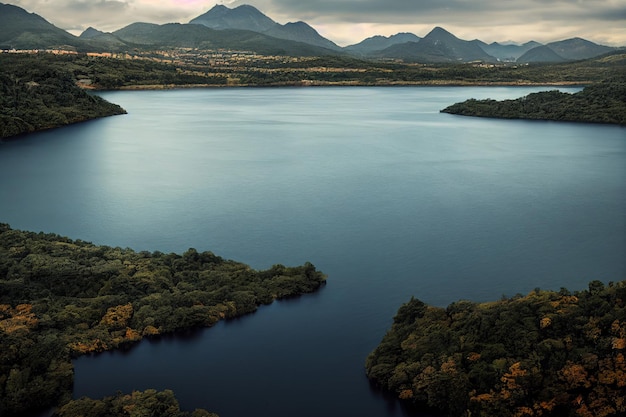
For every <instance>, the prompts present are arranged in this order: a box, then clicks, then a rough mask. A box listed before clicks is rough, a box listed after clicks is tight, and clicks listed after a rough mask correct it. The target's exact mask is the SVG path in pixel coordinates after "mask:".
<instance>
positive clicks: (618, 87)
mask: <svg viewBox="0 0 626 417" xmlns="http://www.w3.org/2000/svg"><path fill="white" fill-rule="evenodd" d="M442 112H444V113H452V114H459V115H463V116H479V117H497V118H504V119H538V120H560V121H571V122H588V123H615V124H621V125H626V74H624V75H622V76H621V77H613V78H610V79H607V80H604V81H602V82H600V83H597V84H593V85H590V86H588V87H586V88H585V89H583V90H582V91H581V92H579V93H576V94H568V93H562V92H560V91H557V90H553V91H546V92H540V93H533V94H529V95H527V96H525V97H522V98H518V99H515V100H503V101H496V100H475V99H471V100H467V101H464V102H463V103H457V104H453V105H452V106H449V107H447V108H445V109H443V110H442Z"/></svg>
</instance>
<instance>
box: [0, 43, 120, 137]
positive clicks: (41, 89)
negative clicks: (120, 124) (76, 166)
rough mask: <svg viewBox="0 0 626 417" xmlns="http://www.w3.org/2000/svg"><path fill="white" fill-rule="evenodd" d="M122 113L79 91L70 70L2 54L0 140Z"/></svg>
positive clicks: (102, 101) (103, 101) (0, 71)
mask: <svg viewBox="0 0 626 417" xmlns="http://www.w3.org/2000/svg"><path fill="white" fill-rule="evenodd" d="M123 113H125V111H124V109H122V108H121V107H120V106H118V105H116V104H111V103H109V102H108V101H106V100H104V99H102V98H100V97H97V96H93V95H90V94H88V93H87V92H85V91H84V90H82V89H81V88H79V87H78V86H77V85H76V81H75V79H74V77H73V76H72V74H71V73H69V72H67V71H62V70H58V69H53V68H51V67H49V66H46V65H44V62H43V61H37V60H34V59H23V57H15V56H11V55H10V54H0V139H2V138H6V137H9V136H14V135H19V134H22V133H30V132H34V131H38V130H45V129H50V128H54V127H60V126H64V125H67V124H71V123H76V122H82V121H85V120H90V119H95V118H98V117H105V116H112V115H117V114H123Z"/></svg>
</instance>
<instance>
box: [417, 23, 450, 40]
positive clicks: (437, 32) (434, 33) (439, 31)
mask: <svg viewBox="0 0 626 417" xmlns="http://www.w3.org/2000/svg"><path fill="white" fill-rule="evenodd" d="M434 38H436V39H442V38H444V39H458V38H457V37H456V36H454V35H453V34H452V33H450V32H448V31H447V30H445V29H444V28H442V27H441V26H435V27H434V28H433V30H431V31H430V32H429V33H428V35H426V36H424V39H434Z"/></svg>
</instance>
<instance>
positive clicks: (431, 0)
mask: <svg viewBox="0 0 626 417" xmlns="http://www.w3.org/2000/svg"><path fill="white" fill-rule="evenodd" d="M3 1H4V2H6V3H10V4H14V5H16V6H19V7H22V8H24V9H26V10H28V11H29V12H33V13H37V14H39V15H41V16H42V17H44V18H45V19H46V20H48V21H49V22H51V23H53V24H54V25H56V26H58V27H60V28H62V29H65V30H68V31H70V32H72V33H74V34H80V32H82V30H84V29H86V28H87V27H89V26H93V27H95V28H96V29H99V30H102V31H105V32H110V31H114V30H117V29H120V28H122V27H124V26H126V25H128V24H130V23H133V22H149V23H159V24H161V23H170V22H178V23H187V22H189V20H191V19H192V18H194V17H196V16H198V15H200V14H202V13H204V12H206V11H208V10H209V9H210V8H211V7H213V6H214V5H215V4H223V5H225V6H228V7H230V8H233V7H236V6H238V5H241V4H250V5H252V6H255V7H256V8H257V9H259V10H260V11H261V12H263V13H265V14H266V15H267V16H269V17H270V18H272V19H273V20H275V21H277V22H278V23H283V24H284V23H287V22H295V21H298V20H303V21H305V22H307V23H308V24H310V25H311V26H313V27H314V28H315V29H316V30H317V31H318V32H319V33H320V34H321V35H322V36H325V37H327V38H329V39H330V40H332V41H334V42H335V43H337V44H339V45H342V46H345V45H350V44H354V43H357V42H360V41H361V40H363V39H364V38H367V37H369V36H373V35H385V36H389V35H393V34H395V33H398V32H412V33H414V34H416V35H418V36H422V37H423V36H425V35H426V34H427V33H428V32H429V31H430V30H431V29H432V28H433V27H435V26H441V27H444V28H445V29H447V30H448V31H450V32H452V33H453V34H454V35H456V36H457V37H459V38H462V39H466V40H471V39H480V40H482V41H485V42H493V41H499V42H504V41H510V40H511V41H516V42H522V43H523V42H527V41H529V40H536V41H538V42H542V43H547V42H551V41H555V40H563V39H567V38H572V37H582V38H585V39H588V40H590V41H593V42H596V43H601V44H604V45H611V46H626V0H248V1H241V0H224V1H215V0H154V1H153V0H3Z"/></svg>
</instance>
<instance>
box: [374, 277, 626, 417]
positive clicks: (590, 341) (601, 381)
mask: <svg viewBox="0 0 626 417" xmlns="http://www.w3.org/2000/svg"><path fill="white" fill-rule="evenodd" d="M625 354H626V281H621V282H616V283H613V282H609V283H608V285H605V284H604V283H602V282H600V281H592V282H590V283H589V286H588V289H586V290H583V291H576V292H570V291H568V290H567V289H565V288H561V290H560V291H544V290H541V289H539V288H537V289H535V290H534V291H532V292H531V293H530V294H528V295H526V296H521V295H517V296H515V297H512V298H505V297H503V299H501V300H500V301H496V302H489V303H474V302H470V301H458V302H455V303H452V304H450V305H449V306H448V307H446V308H438V307H433V306H429V305H426V304H425V303H423V302H422V301H420V300H418V299H415V298H411V300H410V301H409V302H407V303H406V304H404V305H403V306H401V307H400V309H399V310H398V312H397V314H396V316H395V317H394V320H393V324H392V327H391V329H390V330H389V331H388V332H387V334H386V335H385V336H384V338H383V340H382V341H381V343H380V345H379V346H378V347H377V348H376V349H375V350H374V351H373V352H372V353H371V354H370V355H369V357H368V358H367V360H366V372H367V376H368V377H369V378H370V379H371V381H373V382H374V383H375V384H376V385H378V386H380V387H382V388H383V389H385V390H388V391H391V392H393V393H394V394H395V395H396V396H397V397H398V398H400V399H402V400H404V401H405V402H407V403H408V404H412V405H414V406H417V407H419V408H421V409H426V410H429V411H432V412H437V413H442V414H445V415H449V416H455V417H459V416H465V417H470V416H481V417H492V416H493V417H535V416H545V417H547V416H550V417H556V416H559V417H561V416H563V417H565V416H567V417H569V416H571V417H574V416H579V417H609V416H611V417H617V416H623V415H626V359H625V357H624V355H625Z"/></svg>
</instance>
